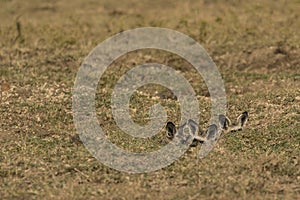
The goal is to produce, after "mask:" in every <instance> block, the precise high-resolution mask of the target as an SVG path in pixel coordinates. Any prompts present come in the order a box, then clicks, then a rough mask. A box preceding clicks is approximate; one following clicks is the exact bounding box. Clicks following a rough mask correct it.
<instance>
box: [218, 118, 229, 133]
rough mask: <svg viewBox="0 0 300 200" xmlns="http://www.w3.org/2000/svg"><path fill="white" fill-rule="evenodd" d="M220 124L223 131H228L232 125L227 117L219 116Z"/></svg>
mask: <svg viewBox="0 0 300 200" xmlns="http://www.w3.org/2000/svg"><path fill="white" fill-rule="evenodd" d="M219 123H220V126H221V128H222V129H225V130H227V129H228V128H229V126H230V124H231V121H230V119H229V118H228V117H226V116H225V115H219Z"/></svg>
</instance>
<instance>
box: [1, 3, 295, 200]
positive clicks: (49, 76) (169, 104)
mask: <svg viewBox="0 0 300 200" xmlns="http://www.w3.org/2000/svg"><path fill="white" fill-rule="evenodd" d="M101 2H102V3H100V1H96V0H88V1H80V0H74V1H72V2H69V1H37V0H29V1H16V0H2V1H0V18H1V24H0V47H1V48H0V75H1V94H2V96H1V106H0V112H1V114H0V120H1V126H0V143H1V155H0V196H1V199H154V198H157V199H199V198H204V199H231V198H233V199H299V198H300V184H299V182H300V160H299V155H300V151H299V149H300V143H299V141H300V133H299V129H300V126H299V121H300V117H299V116H300V106H299V105H300V89H299V88H300V57H299V55H300V38H299V27H300V20H299V17H300V15H299V13H300V2H299V1H298V0H291V1H283V0H280V1H276V2H274V1H263V2H262V1H250V0H249V1H248V0H247V1H243V2H240V1H234V0H230V1H223V0H213V1H206V0H203V1H185V2H175V1H171V0H167V1H163V0H158V1H155V2H153V1H137V0H132V1H127V2H126V3H120V1H114V0H113V1H108V0H107V1H106V0H105V1H101ZM144 26H160V27H166V28H171V29H175V30H178V31H181V32H183V33H185V34H187V35H189V36H191V37H193V38H194V39H196V40H197V41H198V42H200V43H201V44H202V45H203V46H204V47H205V49H207V51H208V53H209V54H210V55H211V56H212V58H213V60H214V61H215V62H216V64H217V66H218V67H219V70H220V72H221V74H222V76H223V78H224V81H225V86H226V90H227V95H228V111H229V115H230V117H235V116H237V115H238V113H240V112H241V111H244V110H248V111H249V113H250V120H249V124H248V127H247V129H246V130H245V131H243V132H241V133H237V134H228V135H223V136H222V137H221V139H220V141H219V142H218V144H217V146H216V147H215V148H214V150H213V152H211V153H210V154H209V156H208V157H206V158H205V159H203V160H197V155H196V154H197V152H198V150H199V149H197V148H195V149H191V150H189V151H188V152H187V153H186V154H185V155H184V156H183V157H182V158H180V159H179V160H178V161H176V162H175V163H173V164H172V165H170V166H168V167H167V168H164V169H161V170H158V171H156V172H153V173H149V174H126V173H121V172H118V171H115V170H113V169H110V168H108V167H106V166H104V165H103V164H101V163H99V162H98V161H97V160H96V159H95V158H93V157H92V156H91V155H90V154H89V152H88V151H87V150H86V149H85V147H84V146H83V145H82V143H81V142H80V140H79V139H78V137H76V130H75V128H74V125H73V121H72V110H71V107H72V105H71V103H72V101H71V100H72V99H71V98H72V96H71V95H72V87H73V84H74V80H75V76H76V73H77V70H78V68H79V66H80V63H81V62H82V61H83V59H84V58H85V56H86V55H87V54H88V53H89V52H90V51H91V50H92V49H93V48H94V47H95V46H96V45H97V44H98V43H100V42H101V41H102V40H104V39H105V38H108V37H110V36H111V35H113V34H115V33H118V32H120V31H122V30H127V29H131V28H136V27H144ZM144 62H159V63H163V64H166V65H169V66H172V67H174V68H175V69H178V70H180V71H182V73H183V74H184V75H185V76H186V77H187V78H188V79H189V80H190V82H191V85H192V86H193V87H194V89H195V91H196V92H197V94H198V98H199V101H200V104H199V106H200V110H201V117H202V119H201V121H200V124H201V125H203V126H207V121H208V119H209V109H210V101H209V97H208V95H209V94H208V92H207V89H206V86H205V84H204V82H203V80H202V79H201V77H200V76H197V75H195V73H194V72H193V70H192V68H191V67H190V66H189V65H188V64H187V63H186V62H185V61H184V60H182V59H180V58H178V57H176V56H174V55H170V54H168V53H165V52H159V51H140V52H133V53H130V54H129V55H127V56H124V57H122V58H120V59H118V60H117V61H116V62H115V63H114V64H113V65H112V66H110V67H109V68H108V70H107V71H106V72H105V75H104V76H103V77H102V78H101V80H100V82H99V86H98V91H97V98H96V105H97V114H98V118H99V123H100V124H101V125H102V126H103V129H104V130H105V131H106V134H107V136H108V137H109V138H110V139H111V140H112V141H114V142H115V143H117V144H118V145H120V146H122V147H123V148H127V149H129V150H136V151H145V149H146V150H147V149H148V150H149V149H150V150H153V149H157V148H159V147H160V146H161V145H164V135H163V133H160V134H158V135H157V136H156V137H155V138H153V139H152V140H150V139H149V140H138V139H133V138H131V137H129V136H126V135H125V134H123V133H121V132H120V131H119V130H118V129H117V127H116V125H115V124H114V122H113V118H112V115H111V111H110V108H109V105H110V94H111V91H112V88H113V86H114V84H115V83H116V81H117V80H118V78H120V76H121V75H122V73H123V72H125V71H126V70H128V69H131V68H133V67H134V66H136V65H137V64H141V63H144ZM116 69H118V70H119V71H118V73H116ZM140 91H141V92H140V93H137V94H136V95H135V96H134V97H133V99H132V105H131V108H132V116H133V119H134V120H135V121H137V122H139V123H146V122H147V111H148V108H149V107H150V106H151V105H153V103H156V102H159V103H162V105H164V106H165V107H166V109H167V110H168V114H169V116H168V118H169V119H170V120H172V121H175V122H176V123H178V122H179V121H178V120H179V116H178V109H179V108H178V105H177V102H176V100H174V98H173V97H172V94H171V93H170V91H168V90H166V89H164V88H160V87H157V86H153V87H148V88H141V89H140ZM155 91H159V92H158V93H155ZM137 108H138V109H139V112H136V110H137Z"/></svg>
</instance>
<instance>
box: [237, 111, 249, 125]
mask: <svg viewBox="0 0 300 200" xmlns="http://www.w3.org/2000/svg"><path fill="white" fill-rule="evenodd" d="M248 118H249V115H248V112H247V111H245V112H243V113H242V114H241V115H240V116H239V117H238V118H237V124H238V126H240V127H241V128H242V127H243V126H245V125H246V123H247V121H248Z"/></svg>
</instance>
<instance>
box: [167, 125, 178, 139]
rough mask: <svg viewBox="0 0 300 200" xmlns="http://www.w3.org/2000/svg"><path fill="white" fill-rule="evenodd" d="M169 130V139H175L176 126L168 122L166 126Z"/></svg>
mask: <svg viewBox="0 0 300 200" xmlns="http://www.w3.org/2000/svg"><path fill="white" fill-rule="evenodd" d="M166 130H167V137H168V138H170V139H173V138H174V135H175V134H176V126H175V124H173V123H172V122H168V123H167V126H166Z"/></svg>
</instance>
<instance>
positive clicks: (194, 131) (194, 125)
mask: <svg viewBox="0 0 300 200" xmlns="http://www.w3.org/2000/svg"><path fill="white" fill-rule="evenodd" d="M188 124H189V128H190V130H191V131H192V134H193V136H195V135H198V133H199V125H198V124H197V123H196V122H195V121H194V120H192V119H189V121H188Z"/></svg>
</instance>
